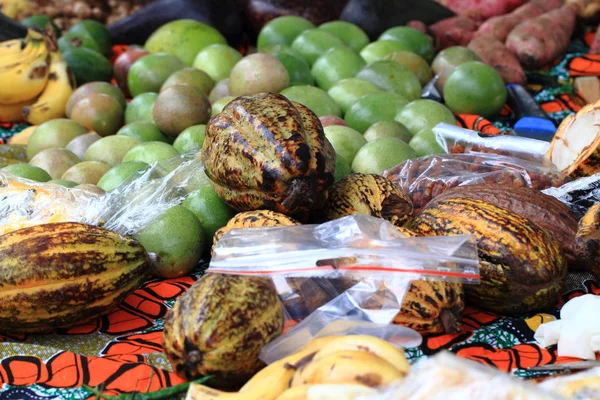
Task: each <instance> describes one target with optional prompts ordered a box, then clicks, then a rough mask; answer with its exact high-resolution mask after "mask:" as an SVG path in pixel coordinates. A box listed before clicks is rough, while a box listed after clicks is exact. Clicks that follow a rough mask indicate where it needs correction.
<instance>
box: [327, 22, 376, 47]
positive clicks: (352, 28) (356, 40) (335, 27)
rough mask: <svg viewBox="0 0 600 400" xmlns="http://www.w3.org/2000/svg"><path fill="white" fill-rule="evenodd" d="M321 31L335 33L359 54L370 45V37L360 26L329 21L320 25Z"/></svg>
mask: <svg viewBox="0 0 600 400" xmlns="http://www.w3.org/2000/svg"><path fill="white" fill-rule="evenodd" d="M319 29H322V30H324V31H327V32H329V33H333V34H334V35H335V36H337V37H338V38H340V39H341V40H342V42H344V43H345V44H346V45H347V46H348V47H350V48H351V49H352V50H354V51H356V52H357V53H358V52H360V51H361V50H362V49H363V48H364V47H365V46H366V45H368V44H369V37H368V36H367V34H366V33H365V31H363V30H362V29H361V28H360V27H359V26H358V25H354V24H353V23H350V22H347V21H329V22H325V23H324V24H321V25H319Z"/></svg>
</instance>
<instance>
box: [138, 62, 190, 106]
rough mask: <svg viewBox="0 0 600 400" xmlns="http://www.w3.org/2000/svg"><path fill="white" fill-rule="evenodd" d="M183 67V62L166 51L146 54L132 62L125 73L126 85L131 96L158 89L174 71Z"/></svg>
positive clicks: (156, 91)
mask: <svg viewBox="0 0 600 400" xmlns="http://www.w3.org/2000/svg"><path fill="white" fill-rule="evenodd" d="M183 68H185V65H184V64H183V62H182V61H181V60H180V59H179V58H177V57H176V56H174V55H171V54H167V53H155V54H148V55H145V56H143V57H141V58H139V59H137V61H136V62H134V63H133V64H132V65H131V68H130V69H129V72H128V73H127V87H128V88H129V91H130V92H131V95H132V96H134V97H135V96H137V95H139V94H142V93H146V92H155V93H158V92H159V91H160V88H161V86H162V85H163V84H164V83H165V82H166V81H167V79H168V78H169V77H170V76H171V75H172V74H173V73H174V72H176V71H179V70H180V69H183Z"/></svg>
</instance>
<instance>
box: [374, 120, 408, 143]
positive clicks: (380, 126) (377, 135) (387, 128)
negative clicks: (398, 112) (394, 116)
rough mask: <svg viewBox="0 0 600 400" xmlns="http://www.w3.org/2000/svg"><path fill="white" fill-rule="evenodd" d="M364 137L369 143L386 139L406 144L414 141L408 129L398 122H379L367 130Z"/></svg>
mask: <svg viewBox="0 0 600 400" xmlns="http://www.w3.org/2000/svg"><path fill="white" fill-rule="evenodd" d="M364 137H365V139H366V140H367V142H372V141H373V140H377V139H381V138H384V137H394V138H396V139H400V140H402V141H404V142H406V143H408V142H409V141H410V139H412V135H411V133H410V131H409V130H408V128H407V127H406V126H404V125H403V124H401V123H400V122H398V121H377V122H375V123H374V124H373V125H371V126H370V127H369V129H367V130H366V132H365V134H364Z"/></svg>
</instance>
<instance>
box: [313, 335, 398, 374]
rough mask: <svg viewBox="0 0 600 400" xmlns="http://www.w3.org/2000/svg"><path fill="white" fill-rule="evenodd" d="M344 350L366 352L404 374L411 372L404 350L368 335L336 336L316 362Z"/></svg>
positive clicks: (320, 351)
mask: <svg viewBox="0 0 600 400" xmlns="http://www.w3.org/2000/svg"><path fill="white" fill-rule="evenodd" d="M316 340H319V339H316ZM342 350H356V351H366V352H367V353H371V354H375V355H377V356H379V357H381V358H383V359H384V360H386V361H387V362H389V363H390V364H392V365H393V366H394V367H396V369H398V370H400V371H402V372H405V373H408V371H409V370H410V364H409V363H408V360H407V359H406V357H405V356H404V352H403V351H402V350H400V349H399V348H397V347H396V346H394V345H393V344H391V343H389V342H387V341H385V340H383V339H379V338H377V337H375V336H368V335H348V336H335V339H334V340H329V341H327V345H325V346H324V347H323V348H322V349H321V350H319V352H318V353H317V354H316V355H315V357H314V361H316V360H319V359H321V358H323V357H325V356H327V355H329V354H332V353H335V352H338V351H342Z"/></svg>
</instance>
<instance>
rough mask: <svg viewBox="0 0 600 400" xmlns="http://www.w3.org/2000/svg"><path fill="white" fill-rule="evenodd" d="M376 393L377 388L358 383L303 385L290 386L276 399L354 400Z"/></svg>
mask: <svg viewBox="0 0 600 400" xmlns="http://www.w3.org/2000/svg"><path fill="white" fill-rule="evenodd" d="M374 394H377V391H376V390H375V389H372V388H370V387H367V386H363V385H357V384H340V385H327V384H323V385H303V386H295V387H293V388H289V389H288V390H286V391H285V392H283V393H282V394H281V396H279V397H278V398H277V399H276V400H354V399H355V398H356V396H369V395H374Z"/></svg>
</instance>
